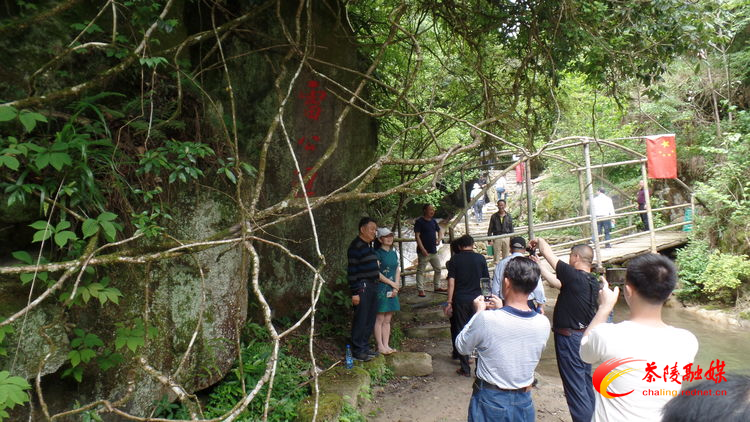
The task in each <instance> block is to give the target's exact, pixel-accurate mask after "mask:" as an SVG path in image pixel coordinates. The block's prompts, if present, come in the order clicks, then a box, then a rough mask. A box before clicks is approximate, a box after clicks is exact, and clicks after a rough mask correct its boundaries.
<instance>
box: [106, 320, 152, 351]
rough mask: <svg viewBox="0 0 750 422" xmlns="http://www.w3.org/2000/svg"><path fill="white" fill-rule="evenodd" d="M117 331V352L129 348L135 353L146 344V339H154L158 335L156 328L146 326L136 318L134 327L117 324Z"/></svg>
mask: <svg viewBox="0 0 750 422" xmlns="http://www.w3.org/2000/svg"><path fill="white" fill-rule="evenodd" d="M115 326H117V331H116V334H115V350H120V349H123V348H125V347H127V348H128V349H129V350H130V351H131V352H133V353H135V352H136V351H137V350H138V348H139V347H141V346H143V345H144V344H146V338H147V337H148V338H154V337H156V335H157V334H158V331H157V329H156V327H154V326H153V325H150V326H149V327H148V328H146V327H145V326H144V323H143V320H142V319H141V318H136V319H135V321H134V322H133V324H132V325H125V324H124V323H122V322H119V323H117V324H115Z"/></svg>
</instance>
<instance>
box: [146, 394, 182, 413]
mask: <svg viewBox="0 0 750 422" xmlns="http://www.w3.org/2000/svg"><path fill="white" fill-rule="evenodd" d="M154 407H155V409H154V415H155V416H156V417H158V418H163V419H190V412H188V411H187V409H185V408H184V407H183V406H181V405H180V404H178V403H173V402H171V401H170V400H169V396H167V395H166V394H165V395H163V396H162V397H161V400H158V401H155V402H154Z"/></svg>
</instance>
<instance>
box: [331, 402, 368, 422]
mask: <svg viewBox="0 0 750 422" xmlns="http://www.w3.org/2000/svg"><path fill="white" fill-rule="evenodd" d="M338 422H367V418H365V415H363V414H361V413H360V412H359V410H357V408H356V407H354V406H352V405H351V404H349V402H347V401H344V407H343V408H342V409H341V414H340V415H339V421H338Z"/></svg>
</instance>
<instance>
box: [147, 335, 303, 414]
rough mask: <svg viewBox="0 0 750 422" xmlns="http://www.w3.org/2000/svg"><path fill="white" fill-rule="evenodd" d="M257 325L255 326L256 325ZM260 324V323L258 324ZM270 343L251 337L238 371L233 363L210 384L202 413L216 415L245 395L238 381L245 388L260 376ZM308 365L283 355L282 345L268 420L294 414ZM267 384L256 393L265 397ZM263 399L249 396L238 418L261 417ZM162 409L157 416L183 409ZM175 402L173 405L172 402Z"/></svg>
mask: <svg viewBox="0 0 750 422" xmlns="http://www.w3.org/2000/svg"><path fill="white" fill-rule="evenodd" d="M258 327H259V326H258ZM260 328H262V327H260ZM271 350H272V345H271V344H269V343H266V342H263V341H251V342H250V343H249V344H248V345H247V346H245V347H243V349H242V363H243V368H242V371H240V369H239V368H238V367H235V368H234V369H232V371H230V373H229V374H228V375H227V376H226V377H225V378H224V380H222V381H221V382H220V383H219V384H217V385H216V386H214V387H213V390H212V391H211V393H210V394H209V396H208V402H207V403H206V406H205V416H206V417H209V418H211V417H217V416H220V415H222V414H224V413H226V412H227V411H229V410H230V409H231V408H232V407H234V405H235V404H236V403H237V402H238V401H239V400H241V399H242V397H243V396H244V395H245V394H244V393H243V391H242V383H241V381H240V380H244V381H245V385H246V388H247V389H251V388H252V387H253V386H254V385H255V384H256V383H257V382H258V380H259V379H260V378H261V377H262V376H263V373H264V372H265V369H266V363H267V361H268V359H269V357H270V356H271ZM308 368H309V364H308V363H306V362H304V361H302V360H300V359H298V358H295V357H293V356H290V355H287V354H286V353H285V352H284V351H283V349H282V350H281V351H280V353H279V360H278V363H277V372H276V378H275V379H274V388H273V392H272V393H271V402H270V409H269V412H268V420H269V421H278V422H282V421H290V420H294V419H295V417H296V416H297V404H298V403H299V402H300V401H301V400H303V399H304V398H305V397H307V395H308V388H307V387H300V384H302V383H303V382H304V381H306V379H305V378H304V377H303V376H302V375H301V374H302V373H303V372H304V371H305V370H307V369H308ZM267 391H268V387H267V386H264V387H263V388H262V389H261V390H260V392H259V393H258V397H262V398H265V397H266V392H267ZM264 404H265V403H264V400H253V401H252V402H251V403H250V406H249V407H248V409H247V410H246V411H245V412H243V413H242V414H241V415H240V417H239V418H238V419H237V420H238V421H244V422H249V421H257V420H260V419H261V418H262V415H263V407H264ZM157 406H160V407H161V409H162V411H161V413H156V415H157V416H159V417H170V418H180V417H183V415H184V410H183V409H182V408H181V406H179V407H174V406H169V407H168V406H166V405H164V404H159V405H157ZM175 406H176V405H175Z"/></svg>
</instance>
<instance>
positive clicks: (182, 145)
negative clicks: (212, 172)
mask: <svg viewBox="0 0 750 422" xmlns="http://www.w3.org/2000/svg"><path fill="white" fill-rule="evenodd" d="M209 155H214V150H213V149H211V147H209V146H208V145H206V144H204V143H200V142H189V141H185V142H181V141H176V140H168V141H167V142H166V144H165V145H164V146H161V147H158V148H154V149H152V150H149V151H146V153H145V154H143V157H142V158H141V160H140V161H139V163H138V164H140V166H141V168H139V169H138V171H137V173H138V174H155V175H159V174H161V173H162V172H168V173H169V183H174V182H175V181H177V180H179V181H181V182H182V183H187V182H188V180H196V179H198V178H200V177H202V176H203V171H202V170H201V169H200V168H198V166H197V165H198V159H199V158H204V157H206V156H209Z"/></svg>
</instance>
